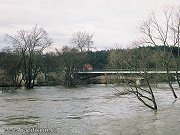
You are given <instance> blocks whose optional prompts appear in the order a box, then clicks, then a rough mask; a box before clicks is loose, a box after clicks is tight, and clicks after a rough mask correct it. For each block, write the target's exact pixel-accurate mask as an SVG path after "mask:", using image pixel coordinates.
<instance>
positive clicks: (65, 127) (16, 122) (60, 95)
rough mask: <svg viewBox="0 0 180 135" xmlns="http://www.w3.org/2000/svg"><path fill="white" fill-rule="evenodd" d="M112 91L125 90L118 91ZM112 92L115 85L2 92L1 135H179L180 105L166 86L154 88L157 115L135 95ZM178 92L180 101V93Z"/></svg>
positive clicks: (0, 99) (0, 101) (119, 87)
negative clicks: (118, 94)
mask: <svg viewBox="0 0 180 135" xmlns="http://www.w3.org/2000/svg"><path fill="white" fill-rule="evenodd" d="M116 89H118V90H120V91H123V87H121V86H118V87H116ZM116 92H117V91H116V90H115V89H114V86H113V85H108V86H106V85H89V86H86V87H79V88H75V89H67V88H64V87H61V86H57V87H35V89H34V90H24V89H19V90H16V92H14V93H0V135H7V134H8V135H10V134H12V135H14V134H15V135H16V134H17V135H20V134H23V135H31V134H32V135H36V134H40V135H41V134H43V135H179V134H180V100H179V99H178V100H174V98H173V96H172V93H171V91H169V88H168V87H167V86H166V85H163V84H161V85H159V86H158V88H156V89H155V96H156V100H157V104H158V111H157V112H155V111H153V110H151V109H149V108H147V107H145V106H144V105H143V104H142V103H141V102H140V101H138V100H137V98H136V97H135V96H134V95H121V96H117V94H115V93H116ZM176 92H177V95H178V96H179V97H180V90H178V89H177V90H176ZM33 128H36V129H48V131H47V132H46V131H43V130H41V131H40V130H39V131H37V130H36V131H35V130H33ZM30 129H31V130H30ZM30 131H31V132H33V133H30Z"/></svg>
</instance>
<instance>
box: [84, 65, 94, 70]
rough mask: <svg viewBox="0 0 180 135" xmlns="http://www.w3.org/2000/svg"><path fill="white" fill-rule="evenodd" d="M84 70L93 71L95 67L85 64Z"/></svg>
mask: <svg viewBox="0 0 180 135" xmlns="http://www.w3.org/2000/svg"><path fill="white" fill-rule="evenodd" d="M83 70H93V67H92V66H91V65H90V64H84V65H83Z"/></svg>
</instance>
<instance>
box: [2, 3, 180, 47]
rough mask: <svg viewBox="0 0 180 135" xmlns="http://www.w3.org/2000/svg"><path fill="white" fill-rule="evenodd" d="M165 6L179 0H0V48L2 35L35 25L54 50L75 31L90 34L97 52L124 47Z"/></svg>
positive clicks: (135, 37) (134, 38)
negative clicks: (144, 21) (145, 21)
mask: <svg viewBox="0 0 180 135" xmlns="http://www.w3.org/2000/svg"><path fill="white" fill-rule="evenodd" d="M166 5H176V6H177V5H180V0H0V14H1V15H0V49H1V48H2V47H4V46H5V43H4V34H5V33H7V34H12V35H13V34H15V33H16V31H17V30H19V29H30V28H32V27H34V26H35V24H37V25H38V26H39V27H43V28H44V29H45V30H46V31H47V32H48V33H49V35H50V37H51V38H52V39H53V40H54V45H53V46H54V47H58V48H61V47H62V46H63V45H66V44H69V40H70V38H71V37H72V34H73V33H75V32H77V31H87V32H89V33H93V34H94V37H93V40H94V46H95V47H96V48H98V49H110V48H113V47H114V44H119V45H120V46H121V47H127V46H129V44H130V43H131V42H132V41H134V40H137V39H138V38H139V37H140V33H139V30H138V26H139V25H140V24H141V22H142V21H143V20H144V19H146V18H147V17H148V16H149V14H150V13H151V12H152V11H155V12H159V11H160V10H161V9H162V7H163V6H166ZM120 46H119V47H120Z"/></svg>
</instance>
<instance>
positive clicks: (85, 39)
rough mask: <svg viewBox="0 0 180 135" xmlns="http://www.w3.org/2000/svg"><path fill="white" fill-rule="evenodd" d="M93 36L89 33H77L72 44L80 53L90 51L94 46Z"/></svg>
mask: <svg viewBox="0 0 180 135" xmlns="http://www.w3.org/2000/svg"><path fill="white" fill-rule="evenodd" d="M92 38H93V34H90V33H87V32H76V33H74V34H73V38H72V40H71V43H72V44H74V45H75V46H76V47H77V48H78V49H79V50H80V52H83V51H90V49H91V48H92V45H93V40H92Z"/></svg>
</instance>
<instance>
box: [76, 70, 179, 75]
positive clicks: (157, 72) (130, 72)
mask: <svg viewBox="0 0 180 135" xmlns="http://www.w3.org/2000/svg"><path fill="white" fill-rule="evenodd" d="M143 73H145V72H144V71H80V72H78V74H143ZM147 73H148V74H166V73H167V71H147ZM169 73H170V74H175V73H176V71H169ZM178 73H180V71H178Z"/></svg>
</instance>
